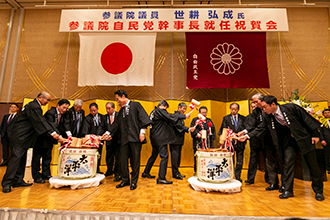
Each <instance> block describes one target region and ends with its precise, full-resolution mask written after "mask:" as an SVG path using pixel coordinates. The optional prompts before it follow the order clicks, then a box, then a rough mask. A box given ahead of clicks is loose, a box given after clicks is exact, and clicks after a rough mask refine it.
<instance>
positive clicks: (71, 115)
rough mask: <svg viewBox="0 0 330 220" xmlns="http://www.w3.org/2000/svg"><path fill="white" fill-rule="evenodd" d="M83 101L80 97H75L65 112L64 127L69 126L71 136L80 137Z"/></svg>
mask: <svg viewBox="0 0 330 220" xmlns="http://www.w3.org/2000/svg"><path fill="white" fill-rule="evenodd" d="M82 106H83V101H82V100H81V99H75V100H74V104H73V106H72V107H71V108H70V109H69V110H68V113H67V114H65V115H66V117H65V119H64V123H65V127H69V128H70V132H71V135H68V136H72V137H77V138H81V137H82V136H81V132H82V126H83V123H84V119H85V111H84V109H82Z"/></svg>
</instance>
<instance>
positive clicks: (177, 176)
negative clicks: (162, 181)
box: [173, 174, 183, 180]
mask: <svg viewBox="0 0 330 220" xmlns="http://www.w3.org/2000/svg"><path fill="white" fill-rule="evenodd" d="M173 178H174V179H178V180H183V178H182V177H181V176H180V175H179V174H176V175H174V176H173Z"/></svg>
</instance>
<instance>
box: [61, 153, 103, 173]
mask: <svg viewBox="0 0 330 220" xmlns="http://www.w3.org/2000/svg"><path fill="white" fill-rule="evenodd" d="M98 155H99V153H98V151H97V149H96V148H95V149H85V148H66V149H65V151H64V152H63V153H61V154H60V156H59V161H58V171H57V172H58V175H59V176H60V177H61V178H65V179H86V178H90V177H94V176H95V174H96V170H97V159H98Z"/></svg>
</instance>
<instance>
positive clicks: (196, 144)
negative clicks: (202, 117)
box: [190, 117, 216, 149]
mask: <svg viewBox="0 0 330 220" xmlns="http://www.w3.org/2000/svg"><path fill="white" fill-rule="evenodd" d="M197 120H198V117H196V118H193V120H192V121H191V123H190V127H194V126H195V124H196V122H197ZM208 122H210V123H211V132H210V129H209V126H208ZM202 125H203V127H201V126H200V125H197V126H196V129H195V131H194V132H191V133H190V135H191V137H192V138H193V148H194V149H197V148H202V147H203V146H202V139H201V138H197V134H198V133H199V132H200V131H201V130H206V134H207V139H206V143H207V147H208V148H213V147H214V143H213V142H214V140H215V139H216V133H215V132H216V131H215V127H214V124H213V122H212V120H211V119H210V118H206V122H203V123H202Z"/></svg>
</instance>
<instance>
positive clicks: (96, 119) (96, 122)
mask: <svg viewBox="0 0 330 220" xmlns="http://www.w3.org/2000/svg"><path fill="white" fill-rule="evenodd" d="M94 120H95V124H96V126H99V120H98V118H97V115H95V117H94Z"/></svg>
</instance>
